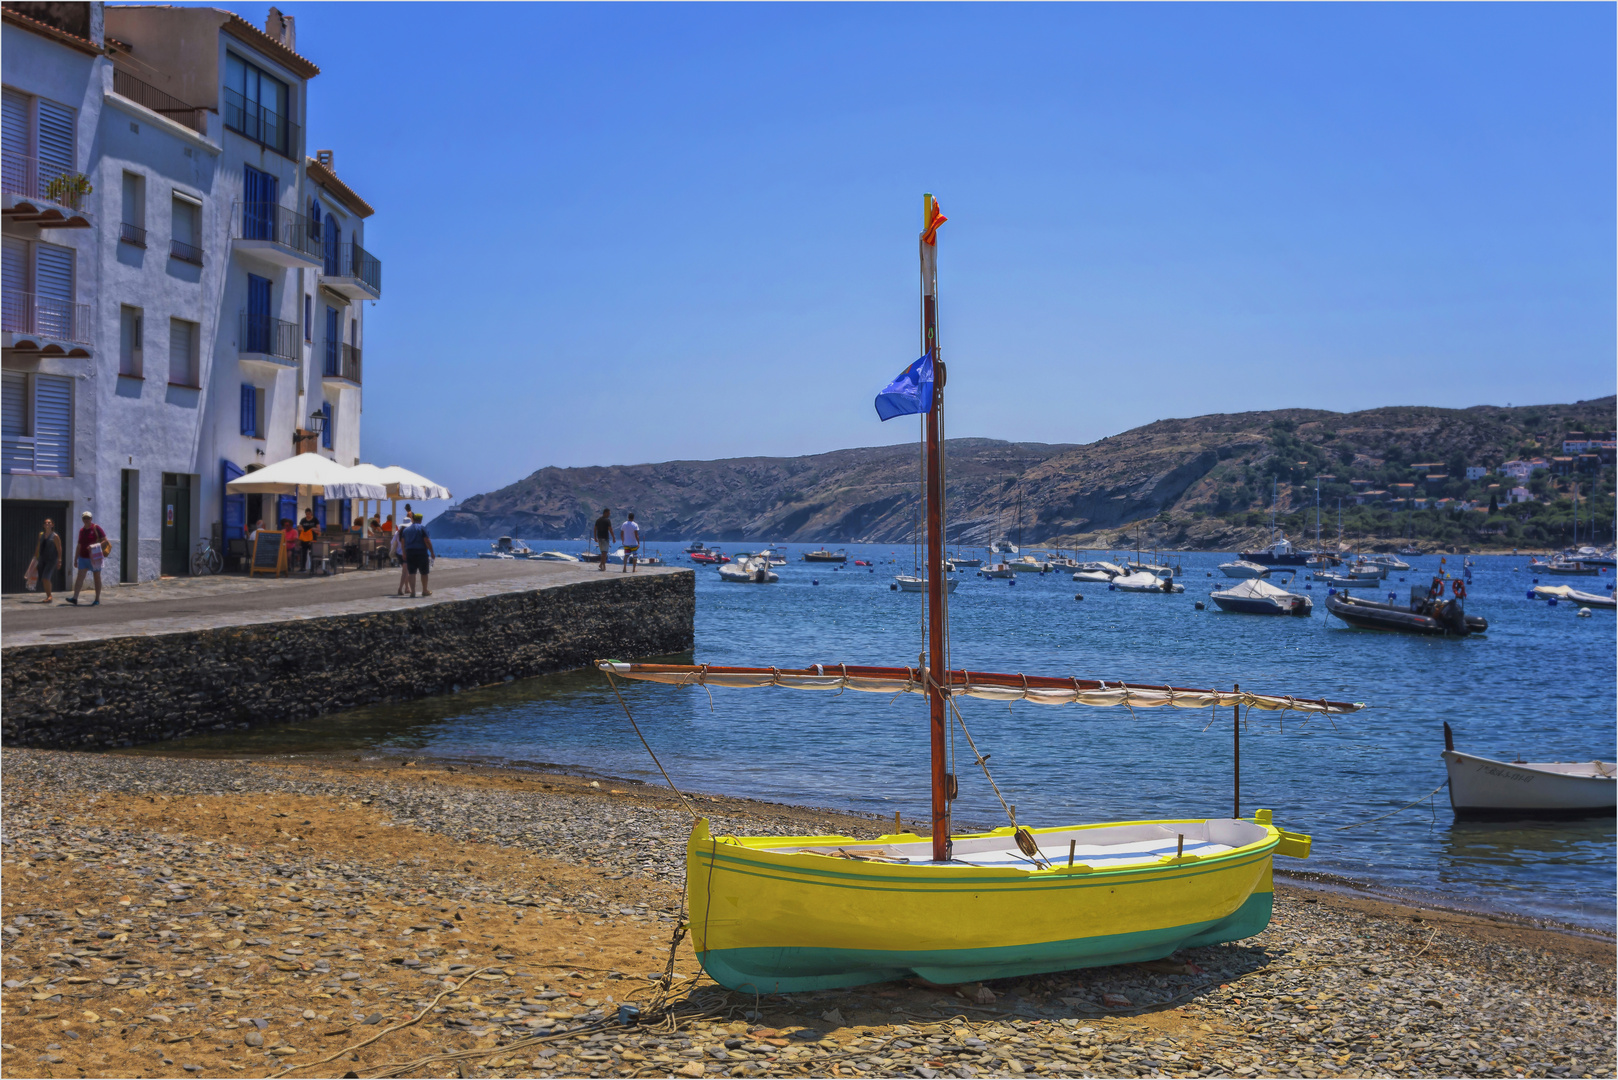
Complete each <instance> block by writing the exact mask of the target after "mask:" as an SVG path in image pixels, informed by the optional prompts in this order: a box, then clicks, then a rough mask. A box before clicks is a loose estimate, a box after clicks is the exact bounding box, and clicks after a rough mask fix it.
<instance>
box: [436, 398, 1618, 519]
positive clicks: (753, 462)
mask: <svg viewBox="0 0 1618 1080" xmlns="http://www.w3.org/2000/svg"><path fill="white" fill-rule="evenodd" d="M1614 409H1615V399H1614V398H1613V397H1611V396H1609V397H1606V398H1601V399H1598V400H1595V401H1581V402H1577V403H1574V404H1571V405H1537V406H1516V407H1498V406H1489V405H1482V406H1475V407H1473V408H1468V409H1438V408H1429V407H1423V406H1393V407H1387V408H1380V409H1368V410H1365V411H1362V412H1355V413H1336V412H1329V411H1326V410H1319V409H1280V410H1271V411H1265V412H1248V413H1219V414H1212V415H1209V416H1200V417H1193V418H1189V419H1175V420H1159V421H1156V422H1154V423H1151V424H1146V425H1144V426H1142V427H1138V428H1133V429H1131V430H1129V431H1125V432H1123V433H1121V434H1118V435H1112V436H1109V437H1107V438H1104V439H1100V440H1098V441H1096V442H1093V443H1086V444H1075V443H1058V444H1048V443H1018V442H1003V441H1000V440H996V439H951V440H949V441H948V442H947V444H946V446H945V453H946V469H947V472H948V482H947V499H948V511H947V520H948V532H949V540H950V542H951V543H957V544H966V545H982V544H986V543H988V542H989V541H990V540H992V539H994V538H995V537H997V536H999V535H1002V534H1005V535H1012V536H1015V533H1016V531H1017V525H1018V522H1017V505H1018V499H1019V494H1020V498H1021V508H1022V513H1021V531H1022V538H1023V541H1024V542H1025V543H1029V544H1038V543H1042V542H1046V541H1050V540H1054V539H1062V538H1070V537H1073V536H1077V535H1080V534H1093V533H1096V532H1098V531H1100V530H1106V529H1117V528H1119V527H1122V526H1126V525H1129V524H1131V523H1133V522H1139V521H1142V520H1145V519H1149V518H1155V517H1157V516H1158V515H1160V514H1164V513H1167V514H1169V515H1170V516H1171V517H1181V516H1185V517H1187V518H1189V517H1190V516H1191V515H1193V514H1195V515H1196V516H1197V517H1198V518H1199V519H1200V518H1201V517H1204V516H1206V515H1208V514H1216V513H1217V514H1228V513H1230V512H1231V511H1242V510H1247V509H1250V508H1252V507H1254V506H1258V505H1264V504H1266V500H1267V498H1268V496H1269V494H1270V491H1268V490H1266V491H1263V492H1260V491H1257V490H1256V489H1255V485H1256V483H1257V482H1256V481H1255V480H1254V479H1253V477H1254V476H1255V475H1257V473H1258V471H1259V470H1260V469H1263V470H1265V472H1264V476H1265V477H1267V478H1269V479H1266V480H1265V481H1264V483H1263V484H1262V485H1259V486H1263V487H1266V488H1271V487H1272V486H1273V487H1276V488H1279V489H1280V490H1282V491H1283V502H1282V505H1283V507H1284V506H1286V505H1287V499H1289V498H1290V493H1291V491H1292V489H1293V488H1294V487H1295V486H1297V485H1298V484H1299V483H1300V481H1301V480H1302V479H1303V478H1304V476H1305V475H1311V474H1312V473H1314V472H1318V471H1320V470H1321V469H1323V468H1331V467H1338V468H1340V469H1341V470H1342V471H1344V472H1350V471H1354V470H1356V469H1364V470H1374V469H1380V468H1384V467H1385V466H1386V465H1387V464H1388V463H1389V462H1390V461H1391V462H1399V461H1403V462H1412V461H1423V460H1428V459H1430V460H1431V461H1434V462H1449V461H1452V460H1454V461H1459V460H1463V459H1464V460H1465V461H1466V462H1468V463H1487V464H1498V463H1499V462H1501V461H1504V460H1507V459H1509V458H1511V457H1515V456H1517V454H1519V453H1521V452H1525V451H1524V447H1532V446H1534V445H1538V443H1537V442H1536V440H1538V441H1541V442H1543V441H1547V440H1560V438H1561V433H1562V432H1565V431H1569V430H1583V429H1586V428H1592V429H1600V430H1607V429H1610V428H1612V427H1614ZM1559 446H1560V444H1559V441H1557V442H1556V449H1555V450H1546V451H1545V452H1559ZM1283 456H1289V457H1288V460H1286V461H1281V460H1280V458H1281V457H1283ZM1290 458H1297V459H1298V460H1296V461H1293V460H1290ZM1333 463H1336V465H1335V466H1334V464H1333ZM919 471H920V470H919V452H918V449H917V447H916V446H915V445H914V444H907V445H906V444H902V445H898V446H878V447H864V448H858V449H850V450H834V451H831V452H829V453H824V454H814V455H809V456H805V457H791V458H771V457H749V458H727V459H722V460H717V461H665V462H659V463H656V464H649V465H608V466H591V467H584V468H570V469H561V468H554V467H548V468H542V469H540V470H538V471H537V472H534V473H533V474H531V475H530V476H528V477H525V478H524V479H522V480H520V481H518V482H517V483H514V484H510V485H508V486H506V487H504V488H501V489H499V490H498V491H492V492H488V493H486V494H482V495H474V496H472V497H471V498H469V499H467V500H465V501H464V502H462V503H461V504H460V505H459V506H456V507H454V508H452V509H451V510H449V511H447V512H446V513H444V514H443V515H442V516H440V517H439V518H438V519H437V521H436V522H434V530H433V531H434V532H435V534H437V535H439V536H443V537H494V536H500V535H511V536H519V537H523V538H526V539H530V540H534V539H546V538H550V539H573V538H582V537H584V536H585V535H586V533H587V531H588V529H589V525H590V522H591V521H592V520H594V518H595V516H596V515H597V514H598V513H600V510H601V508H602V507H603V506H609V507H611V508H612V509H613V519H614V520H615V521H621V520H622V519H623V514H624V512H625V511H626V510H630V509H633V510H635V511H636V520H637V521H639V522H640V523H641V525H642V526H643V528H644V530H645V534H646V538H647V539H648V540H653V541H670V540H686V539H693V538H701V539H704V540H710V541H713V540H717V541H725V542H731V543H734V542H740V541H747V542H756V541H763V542H770V541H781V542H785V543H804V542H807V543H852V542H859V541H868V542H873V543H894V542H902V541H907V540H908V539H909V538H910V537H911V535H912V531H913V529H914V528H915V526H916V521H917V518H918V515H919V514H920V513H921V492H920V484H919ZM1243 476H1245V477H1246V478H1247V479H1246V482H1245V484H1244V483H1242V482H1241V479H1240V478H1241V477H1243ZM1272 481H1273V484H1272ZM1340 481H1341V482H1342V483H1343V484H1344V485H1346V481H1347V477H1346V476H1344V477H1341V478H1340ZM1310 497H1311V498H1312V497H1313V496H1312V489H1311V495H1310ZM1233 500H1234V501H1233Z"/></svg>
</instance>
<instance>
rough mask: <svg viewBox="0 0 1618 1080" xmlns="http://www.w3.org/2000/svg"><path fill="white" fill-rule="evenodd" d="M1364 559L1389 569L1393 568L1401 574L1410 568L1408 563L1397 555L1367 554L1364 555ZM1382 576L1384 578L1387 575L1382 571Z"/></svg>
mask: <svg viewBox="0 0 1618 1080" xmlns="http://www.w3.org/2000/svg"><path fill="white" fill-rule="evenodd" d="M1365 561H1366V562H1371V563H1375V564H1376V565H1378V566H1385V567H1387V568H1388V569H1389V570H1394V571H1397V572H1398V573H1401V574H1402V573H1404V572H1405V571H1406V570H1409V569H1410V564H1409V563H1407V562H1405V561H1404V560H1403V559H1401V558H1399V556H1397V555H1387V554H1383V555H1367V556H1365ZM1382 576H1383V577H1384V578H1385V577H1387V576H1388V575H1387V573H1386V572H1384V573H1383V575H1382Z"/></svg>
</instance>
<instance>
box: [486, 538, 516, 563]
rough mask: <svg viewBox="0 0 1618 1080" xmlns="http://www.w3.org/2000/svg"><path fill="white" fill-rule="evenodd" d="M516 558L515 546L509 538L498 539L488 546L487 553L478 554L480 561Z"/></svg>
mask: <svg viewBox="0 0 1618 1080" xmlns="http://www.w3.org/2000/svg"><path fill="white" fill-rule="evenodd" d="M516 557H517V553H516V545H515V544H514V543H512V540H511V537H509V536H502V537H500V538H499V539H498V540H496V541H495V542H494V543H492V544H490V545H489V550H488V551H481V552H479V553H478V558H480V559H515V558H516Z"/></svg>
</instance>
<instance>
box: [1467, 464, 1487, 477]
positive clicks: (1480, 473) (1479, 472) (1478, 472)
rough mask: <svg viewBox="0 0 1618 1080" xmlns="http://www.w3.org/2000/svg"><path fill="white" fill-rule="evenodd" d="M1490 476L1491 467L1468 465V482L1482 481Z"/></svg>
mask: <svg viewBox="0 0 1618 1080" xmlns="http://www.w3.org/2000/svg"><path fill="white" fill-rule="evenodd" d="M1488 475H1489V467H1488V466H1487V465H1468V466H1467V467H1466V478H1467V479H1468V480H1482V479H1483V478H1484V477H1485V476H1488Z"/></svg>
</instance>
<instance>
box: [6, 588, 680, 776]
mask: <svg viewBox="0 0 1618 1080" xmlns="http://www.w3.org/2000/svg"><path fill="white" fill-rule="evenodd" d="M695 613H696V576H695V574H693V573H692V572H690V571H684V572H679V573H669V574H657V575H650V574H648V575H641V576H625V575H621V574H613V575H608V576H607V577H606V578H605V579H604V580H597V581H589V582H577V583H573V584H567V585H553V586H550V587H546V588H536V589H525V590H521V591H512V592H502V593H496V594H494V595H490V596H480V597H472V598H467V599H457V600H445V601H442V602H439V603H434V604H428V605H421V606H416V607H408V608H403V609H401V610H398V611H388V612H381V613H378V612H367V613H356V614H340V615H332V616H327V617H318V618H306V619H296V620H290V621H279V622H262V623H252V624H249V625H242V626H231V627H224V628H218V629H202V630H192V631H180V632H175V633H160V634H132V635H125V636H116V637H106V638H102V639H99V640H94V641H81V642H72V643H63V644H57V645H20V646H16V647H12V648H5V649H3V650H0V661H3V670H0V695H3V698H4V709H3V715H0V738H3V741H4V743H5V745H7V746H32V747H49V748H57V749H95V748H103V747H113V746H132V745H134V744H136V743H147V742H156V741H159V740H162V739H173V738H178V737H181V736H184V735H192V734H197V733H200V732H204V731H222V730H228V729H231V728H246V727H256V726H260V725H265V724H275V723H282V722H286V721H289V720H300V719H306V718H308V717H310V716H315V715H319V714H321V713H328V712H334V711H337V710H341V709H350V708H355V707H358V706H361V705H369V704H372V703H375V702H383V701H404V700H409V699H411V698H419V697H426V696H429V695H432V694H441V693H447V692H449V691H451V690H453V689H457V688H458V689H470V688H472V687H475V686H484V685H488V684H490V683H497V682H501V681H505V680H510V679H521V678H526V677H528V676H531V675H541V674H545V673H547V672H553V671H563V670H566V669H569V668H578V667H583V666H585V665H587V664H589V663H590V662H591V661H593V660H596V659H600V658H604V657H612V658H621V659H630V658H634V657H647V656H661V655H667V654H670V653H679V652H685V651H688V650H690V649H691V647H692V644H693V635H694V618H695Z"/></svg>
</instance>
